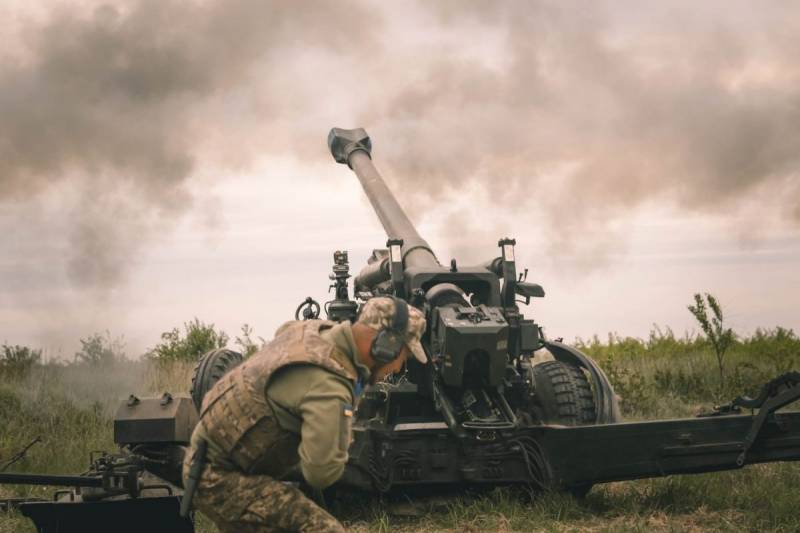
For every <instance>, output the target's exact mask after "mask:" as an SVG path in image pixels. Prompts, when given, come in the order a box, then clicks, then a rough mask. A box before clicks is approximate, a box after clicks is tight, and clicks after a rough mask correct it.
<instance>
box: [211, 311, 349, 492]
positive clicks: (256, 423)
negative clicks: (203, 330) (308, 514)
mask: <svg viewBox="0 0 800 533" xmlns="http://www.w3.org/2000/svg"><path fill="white" fill-rule="evenodd" d="M335 324H336V323H335V322H328V321H323V320H308V321H304V322H294V323H289V324H287V325H284V326H282V327H281V328H280V329H279V330H278V335H277V336H276V337H275V339H274V340H273V341H272V342H270V343H269V344H268V345H267V346H265V347H264V348H263V349H262V350H260V351H259V352H258V353H256V354H255V355H253V356H252V357H250V358H249V359H247V360H246V361H245V362H244V363H242V364H241V365H239V366H237V367H236V368H234V369H233V370H231V371H230V372H228V373H227V374H225V375H224V376H223V377H222V378H221V379H220V380H219V381H218V382H217V383H216V384H215V385H214V386H213V387H212V388H211V390H210V391H208V393H207V394H206V396H205V398H204V399H203V407H202V409H201V413H200V423H201V424H203V428H204V429H205V432H206V438H207V439H208V440H210V441H212V442H213V443H214V444H216V445H217V446H219V447H220V448H221V449H222V451H223V452H224V453H225V454H226V455H227V456H228V459H230V460H231V461H232V462H233V463H235V464H236V465H237V466H238V467H239V468H241V470H242V471H243V472H246V473H248V474H266V475H270V476H272V477H276V478H280V477H282V476H283V475H284V474H285V473H286V472H287V471H288V470H289V469H291V468H292V467H293V466H294V465H296V464H297V463H298V462H299V457H298V455H297V447H298V446H299V445H300V436H299V435H297V434H295V433H292V432H290V431H286V430H284V429H283V428H281V427H280V425H279V424H278V422H277V420H276V418H275V415H274V414H273V412H272V408H271V407H270V405H269V403H268V402H267V394H266V389H267V386H268V385H269V382H270V379H271V378H272V376H274V375H275V373H276V372H277V371H278V370H279V369H281V368H284V367H287V366H289V365H296V364H312V365H316V366H320V367H322V368H325V369H326V370H329V371H330V372H333V373H335V374H338V375H340V376H342V377H344V378H346V379H348V380H350V381H351V382H352V383H354V384H355V382H356V381H357V380H358V373H357V371H356V369H355V366H354V365H353V363H352V361H351V360H350V359H349V358H348V357H347V356H345V355H344V354H342V353H341V352H340V351H339V350H337V349H335V347H334V345H333V344H332V343H330V342H327V341H326V340H324V339H322V337H320V332H321V331H322V330H324V329H327V328H330V327H332V326H334V325H335Z"/></svg>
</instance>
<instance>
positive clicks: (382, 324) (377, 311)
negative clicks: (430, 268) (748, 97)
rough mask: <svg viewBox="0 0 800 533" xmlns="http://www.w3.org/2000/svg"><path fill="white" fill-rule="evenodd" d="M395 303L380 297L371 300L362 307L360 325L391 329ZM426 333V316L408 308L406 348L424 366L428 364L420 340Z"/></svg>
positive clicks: (359, 318)
mask: <svg viewBox="0 0 800 533" xmlns="http://www.w3.org/2000/svg"><path fill="white" fill-rule="evenodd" d="M394 307H395V302H394V299H392V298H386V297H384V296H378V297H375V298H370V299H369V300H367V302H366V303H365V304H364V305H363V306H362V307H361V314H360V315H359V316H358V321H357V322H358V323H359V324H364V325H365V326H369V327H370V328H372V329H374V330H378V331H380V330H382V329H389V328H391V327H392V321H393V320H394ZM424 332H425V316H424V315H423V314H422V312H421V311H420V310H419V309H417V308H416V307H413V306H410V305H409V306H408V326H407V327H406V332H405V340H406V346H408V349H409V350H410V351H411V353H412V354H414V357H415V358H416V359H417V361H419V362H420V363H422V364H425V363H427V362H428V358H427V356H426V355H425V350H423V348H422V343H420V339H421V338H422V334H423V333H424Z"/></svg>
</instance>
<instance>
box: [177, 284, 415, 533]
mask: <svg viewBox="0 0 800 533" xmlns="http://www.w3.org/2000/svg"><path fill="white" fill-rule="evenodd" d="M424 330H425V318H424V316H423V315H422V313H421V312H420V311H419V310H417V309H415V308H413V307H410V306H408V305H407V304H406V303H405V302H404V301H402V300H399V299H395V298H385V297H376V298H372V299H370V300H369V301H367V302H366V303H365V304H364V306H363V308H362V310H361V314H360V316H359V318H358V320H357V321H356V322H355V324H352V325H351V324H350V323H349V322H342V323H339V324H336V323H334V322H328V321H323V320H309V321H305V322H288V323H286V324H284V325H283V326H281V327H280V328H279V329H278V331H277V332H276V334H275V339H274V340H273V341H272V342H270V343H269V344H268V345H267V346H265V347H264V348H263V349H262V350H261V351H259V352H258V353H256V354H255V355H253V356H252V357H250V358H249V359H248V360H246V361H245V362H244V363H242V364H241V365H239V366H238V367H236V368H234V369H233V370H231V371H230V372H229V373H228V374H226V375H225V376H223V377H222V379H220V380H219V381H218V382H217V383H216V384H215V385H214V387H212V389H211V390H210V391H209V392H208V393H207V394H206V396H205V398H204V399H203V408H202V412H201V414H200V422H199V423H198V424H197V427H196V428H195V430H194V433H193V435H192V444H191V448H190V450H189V451H188V452H187V454H186V461H185V462H184V468H183V477H184V486H186V487H187V488H188V487H189V485H190V484H189V483H188V478H189V477H190V469H191V471H192V472H191V477H192V478H195V480H196V481H195V482H194V484H195V487H196V488H195V494H194V496H193V504H194V507H195V508H196V509H198V510H200V511H202V513H203V514H205V515H206V516H208V517H209V518H210V519H211V520H213V521H214V522H215V523H216V524H217V526H218V527H219V529H220V530H221V531H274V530H284V531H286V530H289V531H344V528H343V527H342V525H341V524H340V523H339V522H338V521H337V520H336V519H335V518H334V517H333V516H331V515H330V514H328V513H327V512H326V511H324V510H323V509H321V508H320V507H318V506H317V505H316V504H315V503H314V502H312V501H311V500H309V499H308V498H306V496H305V495H304V494H303V493H302V492H301V491H300V490H298V489H297V488H295V487H294V486H292V485H289V484H287V483H282V482H281V481H280V480H281V479H283V478H284V477H285V476H286V475H287V474H288V473H289V472H290V470H292V469H294V468H295V467H296V466H297V465H298V464H299V466H300V472H302V475H303V477H304V478H305V480H306V482H307V483H308V484H309V485H310V486H311V487H313V488H315V489H323V488H325V487H328V486H329V485H331V484H332V483H334V482H335V481H336V480H337V479H339V477H341V475H342V473H343V472H344V467H345V463H346V462H347V449H348V447H349V445H350V438H351V436H350V427H351V421H352V416H353V409H354V406H355V404H356V402H357V401H358V396H359V394H360V393H361V389H362V386H363V384H364V383H365V382H367V381H369V382H371V383H375V382H376V381H378V380H381V379H383V378H384V377H385V376H387V375H389V374H390V373H394V372H397V371H398V370H400V368H401V367H402V365H403V363H404V361H405V360H406V358H407V357H408V356H409V353H410V354H412V355H413V356H414V357H415V358H416V359H417V360H419V361H420V362H421V363H423V364H424V363H426V362H427V358H426V356H425V352H424V350H423V349H422V345H421V344H420V337H421V336H422V333H423V332H424ZM203 455H205V457H203ZM201 468H202V470H201ZM187 503H188V501H187Z"/></svg>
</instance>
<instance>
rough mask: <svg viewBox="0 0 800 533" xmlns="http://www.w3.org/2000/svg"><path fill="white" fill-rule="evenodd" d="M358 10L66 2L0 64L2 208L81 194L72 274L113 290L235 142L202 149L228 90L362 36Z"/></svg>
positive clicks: (241, 2) (342, 5)
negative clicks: (289, 52) (192, 185)
mask: <svg viewBox="0 0 800 533" xmlns="http://www.w3.org/2000/svg"><path fill="white" fill-rule="evenodd" d="M358 12H359V9H358V7H357V6H354V5H351V3H350V2H337V3H336V4H333V3H329V4H325V5H322V4H320V5H316V6H315V7H314V8H313V9H312V8H310V7H299V6H298V5H297V4H296V3H294V2H286V1H278V0H276V1H261V0H233V1H225V2H191V3H190V2H182V1H177V0H175V1H173V0H168V1H162V0H158V1H156V0H137V1H135V2H126V3H124V4H121V5H120V6H119V7H112V6H110V5H103V6H100V7H97V8H95V9H86V8H85V4H76V5H71V6H70V5H62V6H61V7H59V8H57V9H55V10H54V11H53V12H52V13H50V15H49V16H48V17H47V19H46V21H45V22H43V23H42V22H39V23H31V25H30V26H28V27H26V28H24V29H23V31H22V32H21V34H22V35H24V42H23V43H15V44H17V45H19V46H21V48H22V50H23V52H22V53H21V54H18V56H17V57H15V60H14V61H8V62H6V63H5V64H4V65H2V66H0V117H2V120H0V176H2V178H0V203H4V202H25V201H29V200H31V199H33V198H36V197H37V196H39V195H41V194H45V193H48V192H49V191H51V190H52V189H53V188H54V187H55V186H56V185H58V184H60V183H62V182H64V181H66V180H70V181H71V182H72V183H74V184H76V186H77V187H78V188H80V189H82V192H81V194H80V195H79V197H78V200H77V202H76V204H75V206H74V209H73V212H72V213H71V214H70V217H69V218H70V219H71V220H72V223H71V231H70V232H69V235H70V239H71V246H70V250H69V255H68V257H67V265H66V268H67V271H68V272H69V273H70V276H71V279H72V280H73V281H74V282H76V283H78V284H81V285H85V286H113V285H114V284H115V283H117V282H119V281H120V279H121V278H122V277H123V276H124V274H125V272H126V267H127V266H128V265H130V264H131V259H132V257H133V256H134V255H135V252H136V251H137V250H138V249H139V248H140V247H141V246H142V245H143V244H144V243H145V242H147V236H148V235H149V234H150V232H151V231H155V230H156V228H163V227H166V226H164V224H165V223H168V222H169V221H172V220H174V219H175V218H176V217H177V216H179V215H180V214H182V213H184V212H185V210H186V209H189V208H191V207H192V199H193V195H192V194H191V192H190V191H189V187H187V183H186V181H187V178H188V177H189V176H191V175H192V172H193V169H194V168H195V166H196V162H197V161H198V160H199V159H200V160H202V159H205V158H209V157H213V152H215V151H216V150H224V149H231V147H233V146H235V144H234V142H225V143H220V146H215V145H214V144H213V142H212V143H209V142H208V141H207V139H208V138H213V134H214V131H215V125H216V124H218V123H219V122H222V121H223V120H230V118H229V117H230V115H231V111H230V109H227V108H226V103H227V102H226V98H227V97H228V96H229V94H230V93H231V92H233V91H234V90H241V88H242V87H247V86H249V85H251V84H253V83H256V81H255V80H253V79H251V78H249V77H248V76H249V75H250V74H251V73H252V71H253V68H254V66H255V65H259V66H260V68H262V69H263V68H266V67H269V66H271V67H272V68H274V69H280V68H283V65H284V63H285V61H286V60H287V57H285V56H283V55H282V53H283V50H284V49H285V48H286V47H287V46H288V45H291V44H292V43H302V44H303V46H305V47H308V48H310V49H314V48H319V49H325V50H333V51H336V50H341V49H342V48H343V47H345V46H346V45H347V44H348V43H349V42H350V39H351V38H353V36H356V38H358V39H365V38H366V31H365V30H362V29H360V28H359V27H357V26H355V25H354V24H353V23H352V22H351V19H350V17H351V16H353V15H357V14H358ZM265 66H266V67H265ZM263 111H265V116H261V117H259V119H260V120H264V121H267V120H268V119H269V109H268V108H266V109H263ZM226 133H229V134H232V135H235V131H228V132H226ZM273 133H275V132H273ZM223 137H224V135H223ZM220 158H228V159H229V160H231V161H233V160H237V156H236V154H235V153H234V154H230V155H225V156H220ZM244 163H246V161H245V162H244ZM237 164H243V162H242V161H241V159H239V160H238V163H237Z"/></svg>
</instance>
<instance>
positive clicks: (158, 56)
mask: <svg viewBox="0 0 800 533" xmlns="http://www.w3.org/2000/svg"><path fill="white" fill-rule="evenodd" d="M19 34H20V35H22V36H23V38H22V41H21V42H16V43H14V44H15V46H16V48H19V49H20V50H21V52H20V53H18V54H16V55H14V54H11V55H10V56H9V57H11V58H12V59H9V60H7V61H4V63H3V64H2V65H0V117H2V119H1V120H0V204H3V203H5V204H12V203H14V204H24V203H26V202H31V203H33V202H35V201H37V200H38V199H40V198H42V197H44V196H46V195H48V194H50V195H52V194H54V191H56V192H57V191H59V190H60V188H64V186H65V184H69V185H70V188H71V190H72V193H73V195H72V196H69V202H71V203H69V205H70V207H69V208H68V209H67V215H68V217H67V218H68V222H67V226H68V227H66V228H65V229H64V231H63V233H64V235H65V237H66V238H67V239H69V245H68V246H67V247H66V251H65V253H64V254H63V255H61V256H59V260H63V261H64V263H65V264H63V265H60V266H61V267H63V270H64V271H65V272H66V273H67V275H68V278H69V279H70V281H71V282H72V283H73V284H75V285H77V286H80V287H94V288H98V287H100V288H102V287H106V288H110V287H114V286H115V285H116V284H118V283H119V282H120V281H121V280H123V279H124V277H125V274H126V272H127V271H128V269H129V268H130V267H131V265H134V264H135V262H136V259H135V258H136V256H137V255H138V252H139V251H140V250H141V249H142V247H143V246H145V245H146V244H147V242H148V239H150V238H151V237H152V236H153V235H155V234H156V233H158V232H159V231H162V230H164V229H165V228H169V227H171V225H172V224H173V223H174V222H175V221H176V220H177V219H179V218H180V216H181V215H182V214H184V213H185V212H186V211H187V210H189V209H195V208H196V206H195V204H196V203H198V202H197V200H196V199H197V197H198V196H197V195H196V194H193V192H192V191H193V189H196V188H197V186H198V185H197V183H195V182H190V178H192V177H193V176H195V175H196V174H197V170H198V169H204V170H205V169H206V168H210V166H211V165H212V164H213V165H216V166H217V167H216V168H218V169H219V170H220V172H223V171H226V170H231V169H234V170H238V169H240V168H246V167H247V166H248V165H249V164H250V163H251V162H252V161H253V160H254V159H255V158H257V157H259V156H262V155H266V156H270V155H285V154H286V152H287V150H290V151H291V153H292V154H294V155H295V156H296V157H298V158H299V159H302V160H304V161H310V162H314V163H316V162H319V161H325V162H328V161H329V156H328V155H327V153H326V152H325V148H324V144H323V143H324V138H325V134H326V132H327V129H328V128H329V127H331V126H334V125H336V126H342V127H349V126H365V127H367V128H368V130H369V131H370V132H371V133H372V135H373V138H374V139H375V145H376V161H377V162H378V164H379V166H380V167H381V168H382V169H384V170H385V171H386V175H387V179H388V180H389V181H390V182H393V183H394V184H395V185H396V186H395V189H396V190H397V192H398V196H400V197H401V200H402V201H403V203H405V204H406V205H408V206H410V207H412V210H415V211H417V212H419V211H421V210H423V209H425V208H432V207H434V206H435V205H436V204H437V203H438V202H441V201H446V199H447V198H448V195H452V194H458V193H459V191H463V190H465V189H467V188H469V187H470V185H471V184H480V186H481V187H482V190H486V191H488V193H487V196H488V197H490V199H491V201H492V202H493V203H494V205H496V206H498V207H512V208H514V209H516V210H517V211H518V212H519V213H524V212H526V211H532V210H535V211H537V212H541V213H544V214H545V216H544V218H543V220H545V221H546V224H545V226H544V227H542V228H539V229H537V230H535V231H539V233H540V235H537V237H536V239H537V240H542V241H546V240H549V242H551V243H552V244H553V247H554V248H558V249H562V250H566V251H570V250H573V251H576V252H577V253H582V254H584V255H585V256H586V259H585V260H586V262H588V263H591V262H592V261H594V259H595V258H597V257H600V256H602V255H603V251H604V250H608V249H609V248H611V247H613V246H615V243H616V242H617V241H618V239H617V238H616V237H617V235H616V233H615V232H614V230H613V221H614V220H616V219H618V218H620V217H624V216H625V214H626V213H628V212H629V211H630V210H631V209H633V208H636V207H637V206H640V205H642V204H643V203H644V202H647V201H654V200H655V201H662V200H664V201H671V202H676V203H678V204H679V205H682V206H685V207H686V208H689V209H694V210H699V211H704V212H706V211H707V212H724V211H725V210H728V209H732V208H735V207H736V206H737V205H738V204H740V203H742V202H746V201H747V199H748V197H749V195H750V193H751V192H752V191H754V190H757V189H759V188H761V189H763V188H764V187H767V188H770V187H773V188H774V189H775V191H776V193H775V194H777V195H781V196H782V197H783V202H782V203H783V204H784V205H785V209H784V211H785V213H786V217H787V219H790V220H794V221H795V222H797V221H798V220H800V196H799V195H798V192H799V191H800V188H798V185H797V183H798V176H797V173H798V164H799V163H800V161H799V160H798V159H800V89H798V87H800V63H798V61H797V58H796V51H797V50H798V49H800V46H798V45H800V42H799V41H800V8H798V7H797V6H796V4H793V3H788V2H787V3H783V2H772V3H769V4H759V5H758V6H755V5H754V4H752V3H747V2H728V1H726V2H722V1H720V2H705V3H703V4H702V6H698V5H696V3H690V2H670V3H669V4H668V5H648V4H643V3H641V2H632V1H631V2H607V3H606V2H593V3H585V2H574V3H570V2H550V1H538V2H531V1H516V2H515V1H512V2H478V1H475V2H469V1H452V2H447V1H445V2H436V3H433V4H430V3H422V2H420V3H418V4H411V3H404V4H402V5H399V4H398V5H391V4H382V5H377V4H369V3H362V2H356V1H355V0H354V1H352V2H324V3H323V2H317V3H314V4H313V7H311V4H298V3H297V2H289V1H278V0H274V1H261V0H232V1H225V2H222V1H213V0H209V1H205V2H182V1H181V2H179V1H177V0H167V1H163V0H162V1H155V0H136V1H133V2H126V3H121V4H119V5H117V6H116V7H112V6H110V5H109V6H101V7H98V8H96V9H86V8H85V4H75V5H62V6H61V7H59V8H57V9H54V10H53V11H52V12H50V13H49V14H48V16H47V17H46V18H45V19H44V21H42V22H36V23H28V25H27V26H25V27H24V28H23V29H22V31H21V32H20V33H19ZM15 35H16V34H15ZM330 164H332V163H330ZM265 179H276V178H274V177H269V178H265ZM401 182H402V185H401V184H400V183H401ZM65 201H66V200H65ZM203 202H207V199H205V198H204V199H203ZM213 218H214V217H213V216H209V220H213ZM491 218H492V215H491V213H488V214H486V215H485V216H484V217H483V220H482V221H481V225H480V226H481V227H480V231H483V232H484V233H487V234H488V233H491V232H490V231H488V230H487V229H486V224H490V223H491ZM450 220H451V221H454V222H459V221H461V222H459V226H460V228H461V227H463V226H464V225H467V226H469V221H470V220H474V216H472V215H471V214H470V213H453V214H452V215H451V216H450ZM462 222H463V224H462ZM748 223H749V222H748ZM472 226H475V224H472ZM499 229H508V228H506V227H503V228H499ZM499 229H498V231H499ZM514 229H515V228H511V230H514ZM476 231H477V229H476ZM531 231H534V230H531ZM466 232H467V231H458V232H451V233H452V234H454V235H455V234H456V233H461V234H462V235H463V234H464V233H466ZM517 233H518V232H517ZM445 234H447V232H445ZM587 235H588V237H586V238H581V237H582V236H587ZM59 251H60V249H59Z"/></svg>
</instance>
